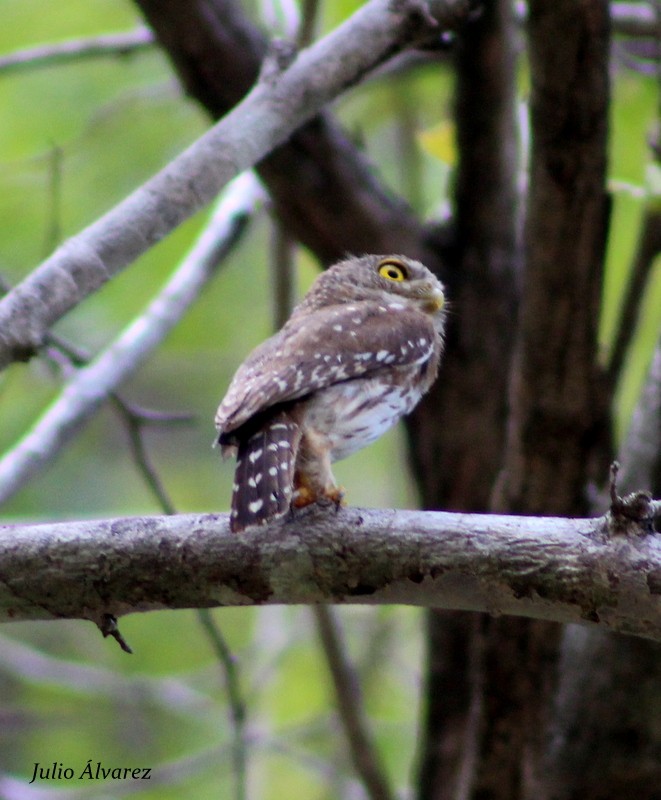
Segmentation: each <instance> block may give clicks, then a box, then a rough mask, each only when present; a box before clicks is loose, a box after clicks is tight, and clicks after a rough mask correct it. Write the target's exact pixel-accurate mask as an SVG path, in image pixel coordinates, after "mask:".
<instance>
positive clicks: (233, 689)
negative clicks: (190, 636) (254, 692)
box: [197, 608, 248, 800]
mask: <svg viewBox="0 0 661 800" xmlns="http://www.w3.org/2000/svg"><path fill="white" fill-rule="evenodd" d="M197 617H198V619H199V620H200V623H201V624H202V627H203V628H204V630H205V632H206V634H207V638H208V640H209V642H210V643H211V646H212V647H213V649H214V651H215V653H216V656H217V657H218V661H219V662H220V664H221V667H222V670H223V675H224V678H225V686H226V688H227V697H228V699H229V706H230V715H231V720H232V728H233V743H232V763H233V767H234V788H235V797H236V800H246V797H247V796H248V795H247V785H248V784H247V778H248V742H247V739H246V717H247V714H246V705H245V701H244V699H243V694H242V692H241V683H240V680H239V671H238V669H237V666H236V660H235V658H234V656H233V655H232V651H231V650H230V648H229V646H228V644H227V642H226V641H225V638H224V637H223V635H222V633H221V631H220V628H219V627H218V625H217V624H216V621H215V620H214V618H213V617H212V615H211V611H210V610H209V609H208V608H200V609H198V612H197Z"/></svg>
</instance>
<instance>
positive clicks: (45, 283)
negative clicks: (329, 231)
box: [0, 0, 467, 368]
mask: <svg viewBox="0 0 661 800" xmlns="http://www.w3.org/2000/svg"><path fill="white" fill-rule="evenodd" d="M466 7H467V2H466V0H428V2H425V3H423V2H419V0H401V2H399V3H398V4H397V6H396V7H393V5H392V3H391V2H390V0H371V2H369V3H367V4H366V5H365V6H362V7H361V8H360V9H359V10H358V11H357V12H356V13H355V14H354V15H353V16H352V17H351V18H350V19H349V20H348V21H347V22H345V23H344V24H343V25H341V26H340V27H338V28H337V29H336V30H335V31H333V32H332V33H330V34H329V35H328V36H326V37H325V38H324V39H322V40H321V41H319V42H317V43H316V44H314V45H313V46H311V47H309V48H308V49H306V50H303V51H302V52H301V53H299V55H298V56H297V57H296V58H295V59H294V61H293V62H292V63H291V64H290V65H289V66H288V67H287V68H284V69H283V65H282V64H279V63H278V54H276V57H275V58H274V59H272V61H271V63H270V65H268V67H267V68H266V69H265V70H264V71H263V74H262V77H261V79H260V80H259V81H258V83H257V85H256V86H255V87H254V88H253V90H252V91H251V92H250V94H249V95H248V96H247V97H246V98H245V100H244V101H243V102H242V103H240V104H239V105H238V106H236V107H235V108H234V109H233V110H232V111H231V112H230V113H229V114H228V115H227V116H226V117H224V118H223V119H222V120H221V121H220V122H218V123H217V124H216V125H215V126H214V127H213V128H212V129H211V130H210V131H208V132H207V133H206V134H204V135H203V136H202V137H201V138H200V139H198V141H197V142H195V144H193V145H191V147H189V148H188V149H187V150H185V151H184V152H183V153H181V154H180V155H179V156H178V157H177V158H175V159H174V160H173V161H172V162H171V163H170V164H168V165H167V166H166V167H165V168H164V169H162V170H161V171H160V172H159V173H157V174H156V175H155V176H154V177H153V178H151V179H150V180H149V181H147V183H146V184H144V185H143V186H142V187H140V188H139V189H137V190H136V191H135V192H133V193H132V194H131V195H129V197H127V198H126V199H125V200H124V201H122V202H121V203H120V204H119V205H118V206H116V207H115V208H114V209H112V210H111V211H109V212H108V213H106V214H105V215H104V216H103V217H101V218H100V219H99V220H97V221H96V222H94V223H93V224H92V225H90V226H89V227H88V228H86V229H85V230H84V231H82V232H81V233H80V234H78V235H77V236H76V237H73V238H72V239H69V240H68V241H67V242H65V243H64V244H63V245H62V246H61V247H60V248H58V250H56V251H55V253H54V254H53V255H52V256H51V257H50V258H49V259H47V260H46V261H45V262H43V263H42V264H41V266H40V267H39V268H37V269H36V270H35V271H34V272H33V273H32V274H31V275H30V276H28V277H27V278H26V279H25V280H24V281H23V282H22V283H21V284H19V286H17V287H16V288H15V289H14V290H13V291H11V292H10V293H9V294H8V295H6V296H5V297H4V298H2V300H0V368H2V367H5V366H6V365H7V364H8V363H9V362H10V361H11V360H25V359H28V358H30V357H31V356H32V355H33V354H34V353H35V351H36V349H37V348H38V347H40V346H41V344H42V342H43V338H44V334H45V332H46V331H47V330H48V328H49V327H50V326H51V325H53V324H54V323H55V322H56V321H57V320H58V319H60V318H61V317H62V316H63V315H64V314H66V313H67V312H68V311H70V310H71V309H72V308H74V307H75V306H76V305H77V304H78V303H80V302H81V301H82V300H83V299H84V298H85V297H87V296H88V295H89V294H91V293H92V292H94V291H95V290H96V289H98V288H99V287H100V286H102V285H103V284H104V283H105V282H106V281H108V280H110V278H111V277H112V276H113V275H115V274H116V273H118V272H119V271H120V270H122V269H123V268H124V267H126V266H127V265H128V264H130V263H131V262H132V261H133V260H135V259H136V258H137V257H138V256H139V255H141V254H142V253H143V252H145V251H146V250H147V249H149V248H150V247H151V246H152V245H154V244H155V243H156V242H158V241H159V240H160V239H162V238H163V237H164V236H166V235H167V234H168V233H169V232H170V231H172V230H173V229H174V228H176V227H177V225H179V224H180V223H182V222H183V221H184V220H186V219H187V218H188V217H190V216H191V215H192V214H193V213H194V212H195V211H197V210H199V209H200V208H202V207H203V206H204V205H205V204H207V203H208V202H210V201H211V199H212V198H213V197H214V196H215V195H216V194H217V193H218V191H219V190H220V189H221V188H222V187H223V186H224V185H225V184H226V183H227V182H228V181H229V180H230V179H231V178H233V177H234V176H235V175H237V174H238V173H239V172H242V171H243V170H244V169H248V168H249V167H252V166H253V165H254V164H255V163H256V162H257V161H259V160H260V159H262V158H263V157H264V156H265V155H266V154H267V153H269V152H270V151H271V150H272V149H273V148H274V147H276V146H277V145H278V144H281V143H282V142H283V141H285V140H286V139H287V138H288V137H289V136H290V135H291V134H292V133H293V132H294V131H295V130H296V128H298V127H299V126H300V125H301V124H302V123H304V122H305V121H306V120H308V119H310V118H311V117H312V116H313V115H314V114H316V113H317V112H318V111H319V110H320V109H321V108H322V107H323V106H324V105H325V104H326V103H328V102H329V101H330V100H332V99H333V98H335V97H336V96H337V95H338V94H340V93H341V92H343V91H345V90H346V89H347V88H348V87H350V86H352V85H354V84H355V83H357V82H358V81H360V80H361V79H362V78H363V77H364V76H365V75H366V74H367V73H368V72H369V71H370V70H372V69H374V67H376V66H378V65H379V64H382V63H383V62H384V61H386V60H387V59H388V58H389V57H390V56H392V55H393V54H394V53H396V52H398V51H400V50H401V49H402V48H403V47H404V46H405V45H407V44H410V43H411V42H413V41H414V40H416V39H417V38H419V37H421V36H423V35H424V34H425V33H427V34H428V33H429V31H430V30H432V29H434V30H435V29H436V28H435V27H434V26H438V29H439V30H440V29H441V27H440V26H448V25H451V24H453V23H455V22H456V21H457V19H458V17H459V16H460V15H461V13H462V12H464V11H465V9H466ZM431 10H434V12H435V13H436V18H434V17H432V16H431V15H430V12H431Z"/></svg>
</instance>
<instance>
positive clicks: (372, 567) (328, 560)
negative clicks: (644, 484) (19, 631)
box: [0, 504, 661, 641]
mask: <svg viewBox="0 0 661 800" xmlns="http://www.w3.org/2000/svg"><path fill="white" fill-rule="evenodd" d="M657 506H658V504H657ZM654 510H656V512H657V513H658V512H659V510H660V509H659V508H658V507H654ZM623 530H624V529H623V526H622V521H621V520H618V521H617V525H616V524H615V523H614V522H613V521H612V520H611V519H610V516H609V515H607V516H606V517H600V518H594V519H564V518H551V517H508V516H497V515H479V514H454V513H442V512H419V511H396V510H369V509H344V510H342V511H341V512H339V514H336V513H334V512H329V511H328V510H318V509H316V508H311V509H309V510H307V511H305V512H299V513H298V514H296V516H295V517H294V518H293V519H287V520H284V521H283V520H280V521H278V522H276V523H273V524H271V525H269V526H265V527H263V528H259V529H255V530H254V531H252V532H251V533H250V534H248V535H245V536H237V535H234V534H230V533H229V529H228V517H227V515H226V514H206V515H204V514H188V515H178V516H171V517H133V518H121V519H107V520H91V521H80V522H63V523H53V524H43V525H3V526H0V619H2V620H4V621H9V620H26V619H33V620H34V619H62V618H82V619H89V620H92V621H94V622H97V623H98V622H99V620H100V619H101V618H102V617H103V616H104V615H107V614H111V615H113V616H115V617H120V616H122V615H124V614H128V613H133V612H137V611H150V610H157V609H164V608H170V609H176V608H193V607H195V608H207V607H213V606H219V605H224V606H235V605H263V604H273V603H284V604H299V603H306V604H310V603H368V604H383V603H402V604H409V605H418V606H426V607H438V608H459V609H467V610H478V611H487V612H489V613H491V614H496V615H500V614H514V615H519V616H526V617H534V618H540V619H547V620H548V619H551V620H557V621H562V622H586V621H587V622H593V623H599V624H601V625H603V626H604V627H605V628H607V629H610V630H615V631H620V632H623V633H630V634H635V635H638V636H644V637H648V638H652V639H656V640H659V641H661V537H660V536H658V535H653V534H649V526H646V525H645V524H642V523H637V522H635V521H633V520H629V521H628V523H627V526H626V531H625V532H623ZM615 531H617V533H616V532H615Z"/></svg>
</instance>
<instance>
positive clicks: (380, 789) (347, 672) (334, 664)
mask: <svg viewBox="0 0 661 800" xmlns="http://www.w3.org/2000/svg"><path fill="white" fill-rule="evenodd" d="M314 614H315V618H316V620H317V630H318V632H319V637H320V639H321V644H322V647H323V650H324V655H325V656H326V663H327V664H328V668H329V670H330V674H331V678H332V680H333V686H334V688H335V697H336V699H337V708H338V712H339V715H340V720H341V722H342V727H343V728H344V733H345V735H346V737H347V742H348V744H349V750H350V752H351V758H352V760H353V763H354V766H355V768H356V771H357V772H358V775H359V776H360V778H361V780H362V782H363V785H364V787H365V790H366V791H367V793H368V795H369V797H370V800H394V794H393V793H392V791H391V789H390V786H389V785H388V781H387V779H386V774H385V771H384V770H383V767H382V765H381V764H380V759H379V755H378V752H377V749H376V746H375V744H374V741H373V740H372V737H371V735H370V733H369V725H368V723H367V718H366V715H365V708H364V704H363V697H362V692H361V691H360V682H359V679H358V675H357V673H356V671H355V669H354V667H353V665H352V664H351V662H350V661H349V658H348V656H347V653H346V647H345V644H344V642H343V641H342V636H341V633H340V628H339V625H338V622H337V620H336V619H335V616H334V614H333V611H332V609H331V608H330V607H328V606H325V605H317V606H314Z"/></svg>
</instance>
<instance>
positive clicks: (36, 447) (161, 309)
mask: <svg viewBox="0 0 661 800" xmlns="http://www.w3.org/2000/svg"><path fill="white" fill-rule="evenodd" d="M263 199H264V193H263V190H262V189H261V187H260V186H259V184H258V183H257V182H256V180H255V178H254V177H253V176H252V175H250V174H246V175H245V176H242V177H241V178H240V179H237V182H236V183H234V184H233V185H232V186H231V187H230V188H229V189H228V191H227V192H226V193H225V194H224V196H223V197H222V198H221V201H220V203H219V205H218V208H217V210H216V212H215V213H214V215H213V217H212V220H211V222H210V224H209V226H208V227H207V228H206V229H205V231H204V232H203V234H202V235H201V236H200V238H199V240H198V242H197V243H196V244H195V245H194V247H193V249H192V250H191V252H190V253H189V255H188V256H187V257H186V258H185V259H184V261H183V263H182V264H181V265H180V266H179V267H178V268H177V270H176V271H175V273H174V275H173V276H172V277H171V278H170V280H169V281H168V282H167V284H166V285H165V287H164V288H163V289H162V291H161V292H160V294H158V295H157V296H156V298H155V299H154V300H152V302H151V303H150V304H149V306H148V307H147V309H146V310H145V311H144V312H143V313H142V314H141V315H140V316H139V317H137V319H135V320H134V321H133V322H132V323H131V324H130V325H129V326H128V328H126V330H124V331H123V332H122V333H121V334H120V336H119V337H118V338H117V339H116V340H115V341H114V342H112V343H111V344H110V345H109V346H108V347H107V348H106V349H105V350H104V351H103V352H102V353H101V354H99V355H98V356H97V357H96V358H95V359H94V361H92V362H91V363H90V364H89V365H88V366H86V367H83V368H82V369H80V370H79V371H78V372H77V373H76V374H75V376H74V377H73V378H72V379H71V380H70V381H69V383H68V384H67V385H66V386H65V387H64V389H63V390H62V392H61V394H60V395H59V397H57V398H56V399H55V400H54V401H53V403H52V404H51V405H50V406H49V408H48V409H47V410H46V411H45V412H44V414H43V415H42V417H41V418H40V419H39V420H38V422H37V423H36V424H35V425H34V426H33V428H32V429H31V430H30V431H28V433H27V434H26V435H25V436H24V437H23V439H21V441H20V442H19V443H18V444H17V445H15V446H14V447H13V448H12V449H11V450H10V451H9V452H8V453H6V455H5V456H4V457H3V458H2V459H0V503H2V502H3V501H4V500H6V499H7V498H9V497H11V496H12V495H13V494H14V493H15V492H16V491H18V489H20V487H21V486H23V485H24V483H25V482H26V481H27V480H28V479H29V478H30V477H31V476H32V475H34V473H35V472H36V471H37V470H39V469H41V468H43V467H44V466H45V465H46V464H47V463H48V462H49V461H50V460H51V459H52V458H53V457H54V456H55V455H56V454H57V453H58V452H59V450H60V449H61V448H62V447H63V446H64V445H65V444H66V443H67V442H68V441H69V440H70V439H71V437H72V436H73V435H74V434H75V432H76V431H77V430H78V429H79V428H80V426H81V424H82V423H83V422H85V421H87V420H88V419H89V418H90V417H91V416H92V415H93V414H94V413H95V412H96V411H97V410H98V408H99V407H100V406H101V405H102V404H103V403H104V402H105V401H106V400H107V399H108V397H109V396H110V395H111V394H112V393H113V392H114V391H115V390H116V389H117V387H118V386H119V385H120V384H121V383H122V382H123V381H125V380H126V379H127V378H128V377H129V376H130V375H132V374H133V373H134V372H135V371H136V369H137V368H138V367H139V366H140V365H141V364H142V363H143V362H144V360H145V359H146V358H147V357H148V356H149V355H150V354H151V353H152V352H153V350H154V349H155V348H156V347H157V346H158V345H159V344H160V343H161V342H162V341H163V339H164V338H165V337H166V335H167V334H168V333H169V332H170V331H171V330H172V328H173V327H174V326H175V325H176V324H177V322H178V321H179V320H180V319H181V318H182V316H183V315H184V313H185V312H186V311H187V309H188V308H189V307H190V305H191V304H192V303H193V302H194V300H195V299H196V298H197V297H198V296H199V294H200V292H201V290H202V288H203V287H204V286H205V284H206V283H207V281H208V280H209V278H210V277H211V276H212V275H213V273H214V270H215V268H216V266H217V264H218V262H219V260H221V259H222V257H223V256H224V255H225V254H226V252H227V251H228V248H230V247H231V246H232V244H233V243H234V241H235V240H236V237H237V235H238V234H239V233H240V231H241V230H242V229H243V227H244V225H245V222H246V220H247V219H248V218H249V216H250V215H251V214H252V212H253V211H254V209H255V207H256V206H257V205H258V204H259V203H261V202H262V200H263Z"/></svg>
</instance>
